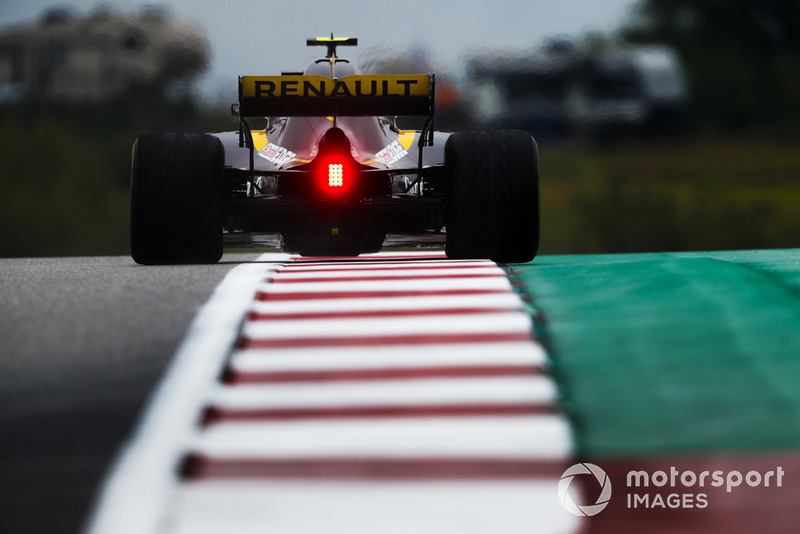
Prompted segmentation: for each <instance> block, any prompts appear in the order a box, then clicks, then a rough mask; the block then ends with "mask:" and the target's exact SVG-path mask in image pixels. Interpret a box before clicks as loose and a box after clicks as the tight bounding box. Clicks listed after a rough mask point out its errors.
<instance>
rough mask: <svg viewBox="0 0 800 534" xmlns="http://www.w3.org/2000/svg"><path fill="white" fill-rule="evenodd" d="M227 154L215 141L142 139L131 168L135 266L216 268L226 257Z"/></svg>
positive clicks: (185, 136)
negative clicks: (198, 265)
mask: <svg viewBox="0 0 800 534" xmlns="http://www.w3.org/2000/svg"><path fill="white" fill-rule="evenodd" d="M224 166H225V154H224V149H223V147H222V143H221V142H220V141H219V139H217V138H216V137H213V136H210V135H199V134H191V133H160V134H146V135H142V136H140V137H139V138H138V139H137V140H136V142H135V143H134V145H133V160H132V164H131V243H130V244H131V256H132V257H133V259H134V261H136V262H137V263H141V264H145V265H159V264H161V265H163V264H178V263H215V262H217V261H219V259H220V257H222V202H223V193H224V192H223V171H224Z"/></svg>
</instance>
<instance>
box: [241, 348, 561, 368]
mask: <svg viewBox="0 0 800 534" xmlns="http://www.w3.org/2000/svg"><path fill="white" fill-rule="evenodd" d="M464 365H493V366H495V365H530V366H545V365H547V356H546V355H545V353H544V350H543V349H542V347H541V346H540V345H538V344H536V343H531V342H519V341H515V342H508V343H487V344H481V345H478V346H476V345H473V344H454V345H441V346H437V347H436V350H408V347H397V346H381V347H347V348H339V347H332V348H329V347H315V348H302V349H294V348H293V349H250V350H241V351H237V352H235V353H234V354H233V357H232V359H231V362H230V364H229V366H230V368H231V369H234V370H236V371H241V372H253V373H258V372H279V371H324V370H347V369H364V368H369V369H385V368H415V367H416V368H425V367H440V366H464Z"/></svg>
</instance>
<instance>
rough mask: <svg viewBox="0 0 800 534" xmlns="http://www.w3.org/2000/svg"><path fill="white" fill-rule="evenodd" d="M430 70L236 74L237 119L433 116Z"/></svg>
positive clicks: (432, 81)
mask: <svg viewBox="0 0 800 534" xmlns="http://www.w3.org/2000/svg"><path fill="white" fill-rule="evenodd" d="M433 104H434V76H433V74H413V75H380V76H372V75H354V76H345V77H344V78H341V79H332V78H328V77H326V76H240V77H239V116H240V117H257V116H262V117H340V116H360V117H364V116H371V115H373V116H398V115H402V116H407V115H421V116H432V115H433Z"/></svg>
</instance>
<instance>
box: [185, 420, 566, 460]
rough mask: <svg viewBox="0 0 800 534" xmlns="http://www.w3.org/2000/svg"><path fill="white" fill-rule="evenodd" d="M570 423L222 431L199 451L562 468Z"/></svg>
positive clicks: (206, 436) (324, 423)
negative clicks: (538, 463)
mask: <svg viewBox="0 0 800 534" xmlns="http://www.w3.org/2000/svg"><path fill="white" fill-rule="evenodd" d="M569 443H570V434H569V427H568V425H567V422H566V420H565V419H564V418H563V417H560V416H554V415H526V416H503V417H496V416H495V417H464V418H447V417H442V418H438V417H431V418H419V419H416V418H409V419H369V420H355V421H354V420H335V421H330V420H312V421H307V420H302V421H291V422H285V421H269V422H266V423H252V422H248V423H221V424H217V425H212V426H210V427H208V428H207V429H206V431H205V432H204V433H203V435H202V436H201V437H199V438H198V439H197V441H196V442H195V446H194V447H193V450H194V451H195V452H197V453H199V454H202V455H207V456H211V457H214V458H218V459H226V458H227V459H236V458H248V459H259V458H263V459H281V458H330V457H346V458H358V457H393V458H394V457H396V458H436V457H446V458H476V457H477V458H514V459H525V460H530V459H535V460H563V459H566V458H567V457H568V452H569Z"/></svg>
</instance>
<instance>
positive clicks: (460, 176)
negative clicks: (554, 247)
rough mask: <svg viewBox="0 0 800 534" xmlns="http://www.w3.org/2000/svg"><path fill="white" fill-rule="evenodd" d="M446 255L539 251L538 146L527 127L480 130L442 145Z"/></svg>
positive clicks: (504, 259)
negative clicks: (521, 129) (444, 179)
mask: <svg viewBox="0 0 800 534" xmlns="http://www.w3.org/2000/svg"><path fill="white" fill-rule="evenodd" d="M445 173H446V183H447V197H446V217H447V245H446V252H447V257H448V258H453V259H467V258H486V259H491V260H493V261H496V262H498V263H523V262H528V261H531V260H532V259H533V258H534V257H535V256H536V254H537V253H538V251H539V242H540V235H539V150H538V147H537V145H536V141H535V140H534V139H533V137H531V135H530V134H529V133H527V132H523V131H519V130H480V131H475V132H462V133H455V134H453V135H451V136H450V137H449V138H448V140H447V144H446V145H445Z"/></svg>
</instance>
